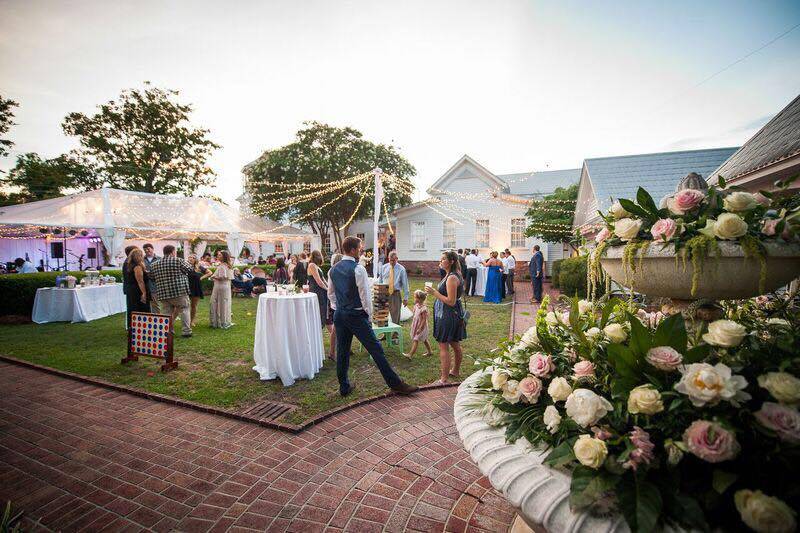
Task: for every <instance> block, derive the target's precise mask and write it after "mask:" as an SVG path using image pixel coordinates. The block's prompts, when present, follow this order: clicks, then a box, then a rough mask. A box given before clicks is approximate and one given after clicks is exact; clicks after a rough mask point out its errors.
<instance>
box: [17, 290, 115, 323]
mask: <svg viewBox="0 0 800 533" xmlns="http://www.w3.org/2000/svg"><path fill="white" fill-rule="evenodd" d="M125 311H126V304H125V295H124V294H123V293H122V283H114V284H110V285H97V286H92V287H81V288H75V289H58V288H56V287H46V288H43V289H38V290H37V291H36V299H35V300H34V301H33V313H32V315H33V316H32V318H33V321H34V322H36V323H37V324H44V323H46V322H90V321H92V320H97V319H98V318H103V317H106V316H110V315H115V314H117V313H124V312H125Z"/></svg>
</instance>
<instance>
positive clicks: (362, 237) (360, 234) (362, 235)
mask: <svg viewBox="0 0 800 533" xmlns="http://www.w3.org/2000/svg"><path fill="white" fill-rule="evenodd" d="M356 237H358V238H359V239H361V242H364V240H365V239H364V234H363V233H356Z"/></svg>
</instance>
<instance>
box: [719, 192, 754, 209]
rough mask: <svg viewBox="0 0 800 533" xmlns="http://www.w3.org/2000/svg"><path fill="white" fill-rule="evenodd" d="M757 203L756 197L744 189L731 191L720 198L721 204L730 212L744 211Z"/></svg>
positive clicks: (752, 207)
mask: <svg viewBox="0 0 800 533" xmlns="http://www.w3.org/2000/svg"><path fill="white" fill-rule="evenodd" d="M757 205H758V201H756V197H755V196H753V195H752V194H750V193H749V192H744V191H735V192H732V193H730V194H729V195H728V196H726V197H725V198H723V199H722V206H723V207H724V208H725V210H726V211H730V212H731V213H744V212H745V211H750V210H751V209H755V207H756V206H757Z"/></svg>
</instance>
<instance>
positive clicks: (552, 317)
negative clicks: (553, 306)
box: [544, 311, 558, 327]
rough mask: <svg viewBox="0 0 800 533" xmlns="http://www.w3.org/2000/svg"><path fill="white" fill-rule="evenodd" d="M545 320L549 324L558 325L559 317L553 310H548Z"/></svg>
mask: <svg viewBox="0 0 800 533" xmlns="http://www.w3.org/2000/svg"><path fill="white" fill-rule="evenodd" d="M544 321H545V322H547V325H548V326H553V327H555V326H558V317H557V316H556V314H555V313H554V312H553V311H548V312H547V314H546V315H545V317H544Z"/></svg>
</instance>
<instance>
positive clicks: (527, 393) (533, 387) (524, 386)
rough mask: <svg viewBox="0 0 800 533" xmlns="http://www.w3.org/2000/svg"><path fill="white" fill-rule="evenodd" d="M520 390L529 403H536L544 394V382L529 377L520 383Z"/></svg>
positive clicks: (534, 377)
mask: <svg viewBox="0 0 800 533" xmlns="http://www.w3.org/2000/svg"><path fill="white" fill-rule="evenodd" d="M518 388H519V391H520V392H521V393H522V395H523V396H524V397H525V399H526V400H527V401H528V403H536V402H538V401H539V395H540V394H541V393H542V380H540V379H539V378H537V377H536V376H528V377H526V378H523V379H522V381H520V382H519V387H518Z"/></svg>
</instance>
